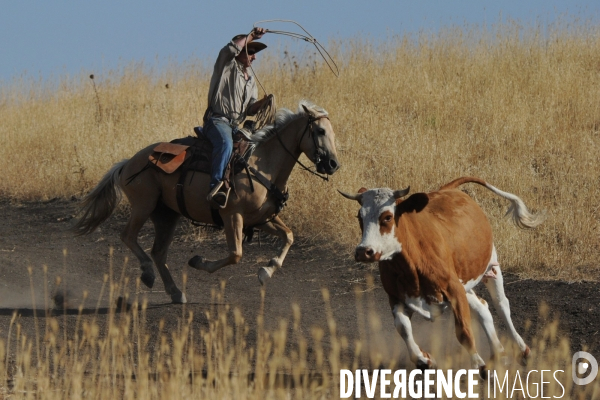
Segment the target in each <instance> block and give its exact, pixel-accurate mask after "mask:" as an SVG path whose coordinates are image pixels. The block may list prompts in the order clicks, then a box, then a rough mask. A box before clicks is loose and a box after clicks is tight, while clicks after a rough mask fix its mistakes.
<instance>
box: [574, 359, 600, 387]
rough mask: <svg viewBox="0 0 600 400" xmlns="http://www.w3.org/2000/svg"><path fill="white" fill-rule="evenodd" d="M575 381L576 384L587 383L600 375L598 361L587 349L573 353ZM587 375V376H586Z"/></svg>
mask: <svg viewBox="0 0 600 400" xmlns="http://www.w3.org/2000/svg"><path fill="white" fill-rule="evenodd" d="M572 367H573V382H575V384H576V385H587V384H588V383H590V382H591V381H593V380H594V379H595V378H596V375H598V361H596V359H595V358H594V356H593V355H591V354H590V353H587V352H585V351H578V352H577V353H575V354H573V361H572ZM586 375H587V376H586Z"/></svg>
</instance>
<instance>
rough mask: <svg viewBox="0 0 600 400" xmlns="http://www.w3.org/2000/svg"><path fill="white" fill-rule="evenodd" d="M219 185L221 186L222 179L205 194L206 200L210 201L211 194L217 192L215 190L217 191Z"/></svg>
mask: <svg viewBox="0 0 600 400" xmlns="http://www.w3.org/2000/svg"><path fill="white" fill-rule="evenodd" d="M221 186H223V181H219V183H217V184H216V185H215V186H214V187H213V188H212V189H211V190H210V192H208V196H206V200H208V201H211V200H212V198H213V196H214V195H215V194H217V192H218V191H219V189H221Z"/></svg>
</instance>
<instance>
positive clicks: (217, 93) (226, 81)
mask: <svg viewBox="0 0 600 400" xmlns="http://www.w3.org/2000/svg"><path fill="white" fill-rule="evenodd" d="M241 50H242V49H241V48H238V47H237V46H236V44H235V43H234V42H233V41H231V42H229V43H227V45H225V47H223V48H222V49H221V51H220V52H219V56H218V57H217V61H216V62H215V67H214V70H213V74H212V77H211V79H210V87H209V90H208V104H209V107H211V108H212V113H213V115H216V116H223V117H226V118H228V119H230V120H231V122H232V123H234V124H240V123H242V121H243V120H244V119H245V118H246V110H247V109H248V107H249V106H251V105H252V104H253V103H254V102H255V101H257V100H258V89H257V87H256V80H255V79H254V77H252V76H250V77H249V79H248V80H246V78H245V77H244V69H243V66H242V65H241V64H240V63H239V62H238V61H237V60H236V59H235V57H236V56H237V55H238V54H239V53H240V51H241Z"/></svg>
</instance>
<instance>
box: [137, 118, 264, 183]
mask: <svg viewBox="0 0 600 400" xmlns="http://www.w3.org/2000/svg"><path fill="white" fill-rule="evenodd" d="M194 132H195V133H196V137H194V136H187V137H185V138H180V139H175V140H172V141H171V142H163V143H159V144H158V145H157V146H156V147H155V148H154V149H153V152H152V153H151V154H150V156H149V157H148V158H149V161H150V164H151V165H152V166H153V167H155V168H158V169H159V170H161V171H163V172H165V173H167V174H171V173H173V172H175V171H182V172H183V171H185V172H187V171H198V172H204V173H208V174H210V169H211V163H212V150H213V146H212V143H211V142H210V140H208V138H207V137H206V136H205V135H204V133H203V132H202V127H196V128H194ZM249 139H250V138H249V136H248V134H247V132H246V131H245V130H241V129H238V130H236V131H235V133H234V136H233V152H232V155H231V158H230V159H229V163H228V164H227V168H226V169H225V173H224V176H225V179H224V181H225V182H224V183H225V186H226V187H229V186H231V181H232V179H231V178H232V177H233V176H234V175H236V174H238V173H240V172H242V171H243V170H245V168H246V165H247V164H246V163H247V161H248V158H249V157H250V155H251V154H252V151H253V150H254V146H253V144H252V143H251V142H250V141H249Z"/></svg>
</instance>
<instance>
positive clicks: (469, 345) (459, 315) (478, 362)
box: [447, 282, 487, 378]
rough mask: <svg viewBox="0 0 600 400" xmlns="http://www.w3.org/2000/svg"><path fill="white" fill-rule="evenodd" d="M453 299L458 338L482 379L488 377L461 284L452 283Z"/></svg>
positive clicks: (449, 295) (450, 287)
mask: <svg viewBox="0 0 600 400" xmlns="http://www.w3.org/2000/svg"><path fill="white" fill-rule="evenodd" d="M447 297H448V298H449V299H451V301H450V304H451V305H452V311H453V312H454V326H455V333H456V338H457V339H458V341H459V342H460V344H462V345H463V347H464V348H465V349H466V350H467V351H468V352H469V354H470V355H471V364H472V365H473V368H478V369H479V374H480V375H481V377H482V378H486V377H487V372H486V368H485V362H484V361H483V359H482V358H481V357H480V356H479V354H478V353H477V348H476V347H475V338H474V337H473V332H472V330H471V312H470V310H469V302H468V300H467V294H466V292H465V289H464V287H463V286H462V285H461V284H460V283H454V282H451V283H450V284H449V286H448V296H447Z"/></svg>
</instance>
